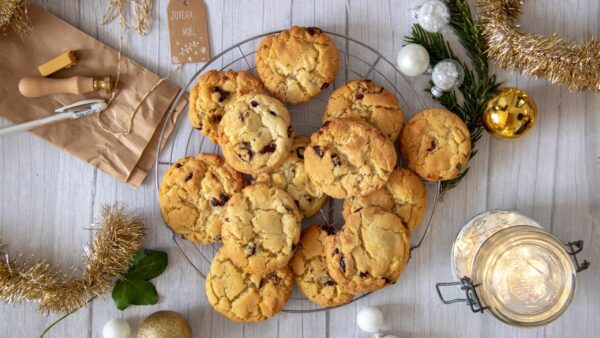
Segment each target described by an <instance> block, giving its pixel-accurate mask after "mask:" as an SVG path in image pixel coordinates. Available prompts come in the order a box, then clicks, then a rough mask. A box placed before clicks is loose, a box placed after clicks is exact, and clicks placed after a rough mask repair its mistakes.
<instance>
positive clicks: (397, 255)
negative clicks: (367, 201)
mask: <svg viewBox="0 0 600 338" xmlns="http://www.w3.org/2000/svg"><path fill="white" fill-rule="evenodd" d="M326 243H327V244H326V250H325V257H326V261H327V270H328V271H329V274H330V275H331V277H332V278H333V279H334V280H335V281H336V282H338V283H339V284H341V285H343V286H344V287H345V288H346V290H348V291H349V292H354V293H358V292H366V291H374V290H377V289H380V288H382V287H384V286H385V285H387V284H392V283H395V282H396V280H397V279H398V277H399V276H400V273H401V272H402V270H404V266H405V265H406V263H407V261H408V257H409V251H410V245H409V242H408V237H407V234H406V230H405V229H404V227H403V226H402V223H401V222H400V219H399V218H398V216H396V215H394V214H393V213H391V212H387V211H384V210H383V209H381V208H379V207H366V208H364V209H362V210H360V211H358V212H355V213H353V214H351V215H350V216H349V217H348V219H347V220H346V223H345V224H344V227H343V228H342V230H340V231H339V232H338V233H336V234H335V235H333V237H331V238H329V239H328V240H326Z"/></svg>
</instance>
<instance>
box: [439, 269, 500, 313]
mask: <svg viewBox="0 0 600 338" xmlns="http://www.w3.org/2000/svg"><path fill="white" fill-rule="evenodd" d="M455 285H461V287H460V289H461V290H463V291H465V295H466V298H455V299H445V298H444V296H443V295H442V290H441V287H446V286H455ZM478 286H479V284H477V285H474V284H473V281H471V278H469V277H466V276H465V277H463V278H461V279H460V281H459V282H451V283H437V284H435V289H436V290H437V293H438V296H439V297H440V299H441V300H442V302H443V303H444V304H452V303H459V302H461V303H467V305H469V307H470V308H471V311H473V312H481V313H483V310H486V309H488V308H489V307H488V306H483V305H482V303H481V301H480V300H479V296H478V295H477V291H476V290H475V288H476V287H478Z"/></svg>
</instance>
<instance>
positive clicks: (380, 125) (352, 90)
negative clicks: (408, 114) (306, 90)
mask: <svg viewBox="0 0 600 338" xmlns="http://www.w3.org/2000/svg"><path fill="white" fill-rule="evenodd" d="M338 117H356V118H360V119H362V120H364V121H366V122H369V123H370V124H372V125H373V126H375V127H376V128H377V129H379V130H380V131H381V132H383V134H384V135H385V136H387V137H388V138H389V139H390V141H392V142H394V141H395V140H396V139H397V138H398V135H400V131H401V130H402V124H403V123H404V113H403V112H402V110H401V109H400V104H399V103H398V99H397V98H396V96H394V94H392V93H390V92H388V91H387V90H385V89H384V88H383V87H380V86H379V85H377V84H376V83H375V82H374V81H371V80H355V81H351V82H349V83H347V84H346V85H345V86H343V87H340V88H338V89H336V90H335V91H334V92H333V94H331V96H330V97H329V101H328V102H327V109H326V110H325V114H323V122H325V121H329V120H332V119H334V118H338Z"/></svg>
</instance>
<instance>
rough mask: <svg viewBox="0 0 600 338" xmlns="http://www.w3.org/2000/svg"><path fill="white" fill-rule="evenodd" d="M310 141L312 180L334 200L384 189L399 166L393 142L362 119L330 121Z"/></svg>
mask: <svg viewBox="0 0 600 338" xmlns="http://www.w3.org/2000/svg"><path fill="white" fill-rule="evenodd" d="M310 141H311V142H310V144H309V146H308V148H306V150H305V151H304V161H305V164H304V165H305V166H306V171H307V172H308V176H309V177H310V179H311V180H312V181H313V182H314V183H315V184H316V185H317V186H319V187H321V189H323V191H325V193H326V194H327V195H329V196H331V197H334V198H347V197H350V196H364V195H368V194H370V193H372V192H373V191H375V190H377V189H379V188H381V187H382V186H383V184H384V183H385V182H386V181H387V180H388V177H389V176H390V174H391V173H392V170H394V166H395V165H396V150H395V149H394V145H393V144H392V142H391V141H390V140H389V139H388V138H387V137H386V136H385V135H383V134H382V133H381V132H380V131H379V130H377V129H376V128H375V127H373V126H371V125H370V124H368V123H366V122H364V121H362V120H359V119H350V118H343V119H342V118H340V119H333V120H331V121H327V122H325V123H324V124H323V126H322V127H321V129H320V130H319V131H317V132H315V133H314V134H312V136H311V138H310Z"/></svg>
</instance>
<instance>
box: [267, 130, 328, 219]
mask: <svg viewBox="0 0 600 338" xmlns="http://www.w3.org/2000/svg"><path fill="white" fill-rule="evenodd" d="M309 143H310V139H309V138H308V137H306V136H296V137H294V141H293V144H292V149H291V150H290V155H289V156H288V158H287V160H285V162H283V164H282V165H281V166H280V167H279V168H277V169H275V170H274V171H273V172H271V173H266V174H260V175H258V176H257V177H256V182H261V183H265V184H271V185H274V186H276V187H278V188H280V189H283V190H285V191H286V192H287V193H288V194H290V196H292V198H293V199H294V201H296V205H297V206H298V208H300V211H301V212H302V214H303V215H304V217H310V216H312V215H314V214H315V213H317V211H319V209H321V208H322V207H323V205H324V204H325V203H326V202H327V199H328V196H327V195H325V193H324V192H323V190H322V189H320V188H319V187H317V186H316V185H315V184H314V183H313V182H312V181H311V180H310V178H308V174H307V173H306V169H305V167H304V150H305V149H306V146H308V144H309Z"/></svg>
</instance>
